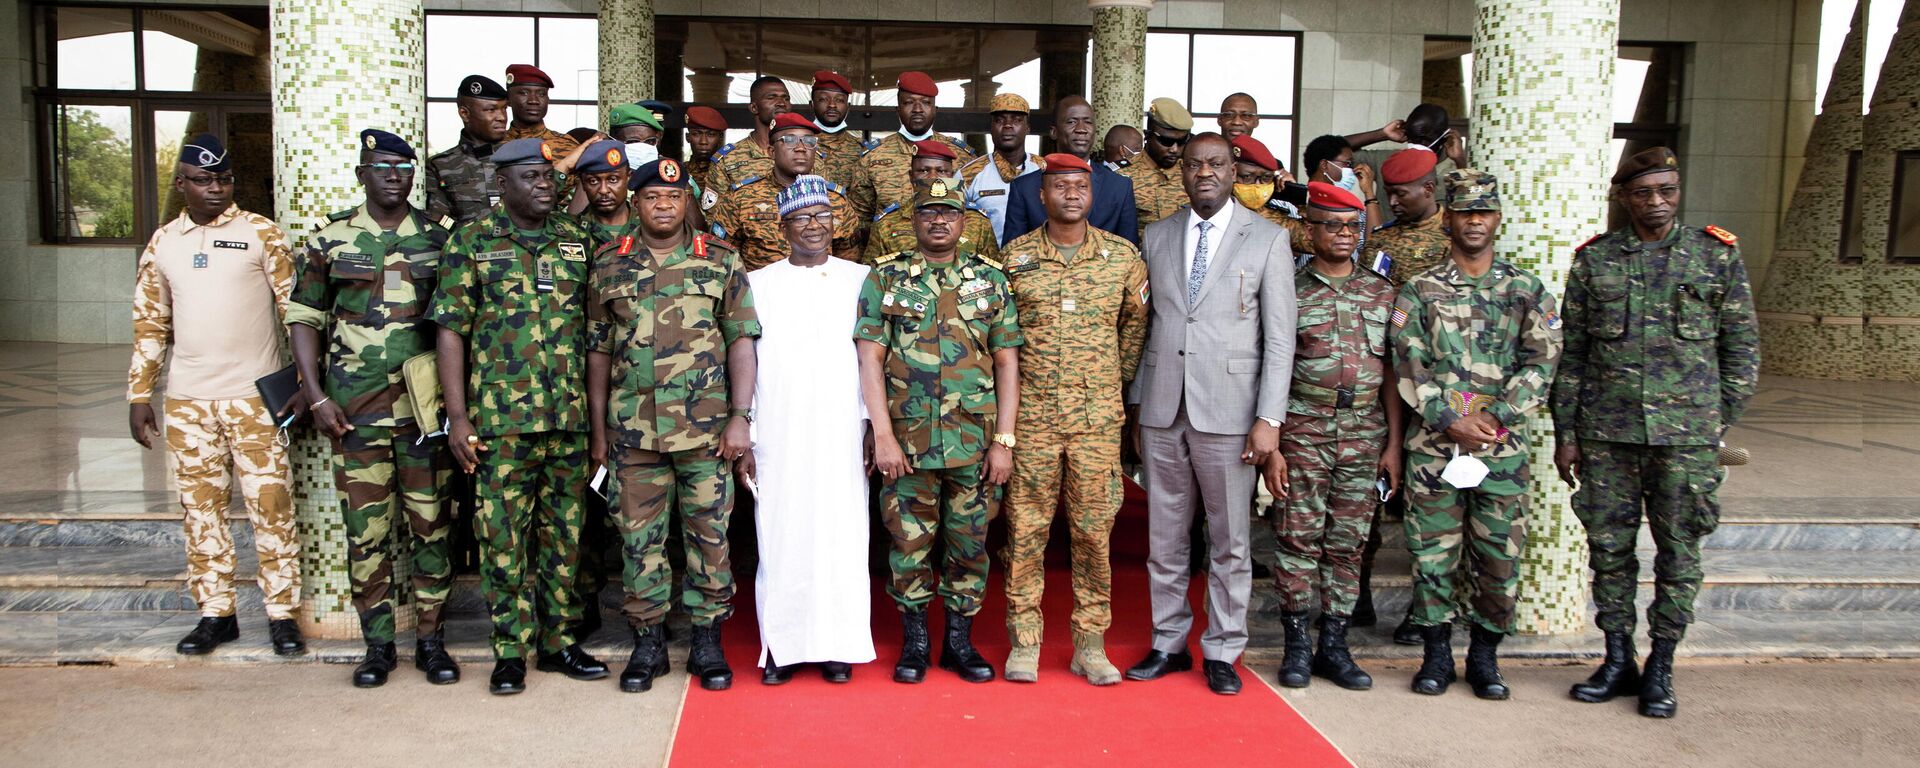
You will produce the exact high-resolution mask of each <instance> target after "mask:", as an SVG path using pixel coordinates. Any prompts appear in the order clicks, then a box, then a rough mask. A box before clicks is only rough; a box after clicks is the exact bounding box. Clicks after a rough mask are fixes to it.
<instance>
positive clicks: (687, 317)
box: [669, 277, 726, 331]
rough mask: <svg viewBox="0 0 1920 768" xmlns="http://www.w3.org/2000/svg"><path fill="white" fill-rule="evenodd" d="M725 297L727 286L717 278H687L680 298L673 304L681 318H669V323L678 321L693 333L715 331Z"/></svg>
mask: <svg viewBox="0 0 1920 768" xmlns="http://www.w3.org/2000/svg"><path fill="white" fill-rule="evenodd" d="M725 296H726V285H725V284H724V283H722V282H721V281H720V280H719V279H717V278H709V277H698V278H696V277H689V278H686V280H685V281H684V282H683V283H681V289H680V296H679V297H677V298H675V299H674V302H673V306H674V310H675V312H677V313H678V314H679V317H678V318H669V322H671V321H673V320H676V319H677V320H678V321H679V325H680V327H682V328H685V329H687V330H691V331H710V330H713V328H714V325H715V323H716V322H717V318H718V317H719V316H720V312H721V310H720V302H721V300H722V299H723V298H724V297H725Z"/></svg>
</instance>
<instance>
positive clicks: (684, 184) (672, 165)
mask: <svg viewBox="0 0 1920 768" xmlns="http://www.w3.org/2000/svg"><path fill="white" fill-rule="evenodd" d="M691 183H692V179H691V178H690V177H689V176H688V175H687V169H686V167H685V166H682V165H681V164H680V161H678V160H675V159H673V158H671V157H663V158H660V159H658V160H655V161H653V162H651V163H647V164H646V165H643V166H640V167H639V168H635V169H633V178H631V179H628V180H627V189H636V190H637V189H644V188H646V187H675V188H678V189H692V188H693V187H691V186H690V184H691Z"/></svg>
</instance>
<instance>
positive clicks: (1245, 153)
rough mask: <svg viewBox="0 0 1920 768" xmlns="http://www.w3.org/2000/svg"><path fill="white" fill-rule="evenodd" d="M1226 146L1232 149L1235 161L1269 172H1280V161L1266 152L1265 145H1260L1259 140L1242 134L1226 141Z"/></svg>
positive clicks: (1269, 152)
mask: <svg viewBox="0 0 1920 768" xmlns="http://www.w3.org/2000/svg"><path fill="white" fill-rule="evenodd" d="M1227 144H1228V145H1230V146H1232V147H1233V159H1235V160H1238V161H1240V162H1243V163H1253V164H1254V165H1257V166H1260V167H1261V168H1264V169H1266V170H1269V171H1278V170H1280V161H1279V160H1278V159H1277V158H1275V157H1274V156H1273V153H1272V152H1271V151H1268V150H1267V145H1265V144H1262V143H1260V140H1259V139H1256V138H1254V137H1252V136H1249V135H1247V134H1244V133H1243V134H1240V135H1239V136H1235V137H1233V138H1231V139H1228V140H1227Z"/></svg>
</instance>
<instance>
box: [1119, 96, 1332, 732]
mask: <svg viewBox="0 0 1920 768" xmlns="http://www.w3.org/2000/svg"><path fill="white" fill-rule="evenodd" d="M1233 163H1234V158H1233V153H1232V151H1231V149H1230V148H1229V145H1228V143H1227V140H1226V139H1224V138H1222V137H1221V136H1220V135H1219V134H1215V133H1203V134H1200V135H1198V136H1195V137H1193V139H1192V140H1190V141H1189V142H1188V143H1187V149H1186V153H1185V157H1184V158H1183V159H1182V160H1181V176H1182V182H1183V184H1184V185H1185V187H1186V192H1187V199H1188V201H1189V205H1188V206H1187V207H1186V208H1184V209H1182V210H1180V211H1178V212H1176V213H1174V214H1173V215H1171V216H1168V217H1167V218H1165V219H1161V220H1160V221H1157V222H1154V223H1152V224H1149V225H1148V226H1147V229H1146V235H1145V237H1144V238H1143V241H1142V243H1143V245H1144V246H1145V247H1144V248H1143V249H1142V256H1143V257H1144V258H1145V259H1146V261H1147V274H1148V282H1149V284H1150V285H1152V286H1153V287H1154V290H1153V292H1152V293H1153V296H1152V330H1150V331H1149V332H1148V336H1147V352H1146V356H1145V357H1144V358H1143V359H1142V360H1141V361H1140V373H1139V375H1138V379H1137V381H1136V382H1135V386H1136V387H1137V388H1138V389H1137V395H1138V399H1139V403H1140V436H1139V439H1138V441H1137V442H1138V445H1139V446H1140V455H1141V460H1142V462H1143V463H1144V464H1145V465H1146V471H1147V508H1148V516H1147V527H1148V555H1147V576H1148V578H1149V579H1150V580H1151V583H1152V595H1153V650H1152V651H1151V652H1150V653H1148V654H1147V657H1146V658H1145V659H1143V660H1141V662H1140V663H1139V664H1135V665H1134V666H1133V668H1132V669H1129V670H1127V677H1128V678H1131V679H1134V680H1152V679H1155V678H1157V677H1160V676H1162V675H1165V674H1167V673H1168V672H1174V671H1183V670H1188V669H1192V668H1193V656H1192V655H1190V654H1189V653H1188V651H1187V633H1188V631H1189V630H1190V629H1192V627H1193V610H1192V608H1191V607H1190V606H1189V605H1188V603H1187V579H1188V574H1189V571H1188V558H1189V556H1190V552H1189V550H1190V549H1191V545H1190V543H1189V539H1188V531H1189V529H1190V528H1191V527H1192V524H1193V515H1194V512H1195V511H1196V509H1204V510H1205V512H1206V516H1207V517H1206V521H1207V547H1208V550H1209V552H1210V553H1211V562H1210V563H1209V564H1208V571H1207V615H1208V619H1207V630H1206V633H1205V634H1203V635H1201V637H1200V652H1201V655H1202V657H1203V658H1204V659H1205V660H1206V663H1205V665H1204V669H1205V672H1206V676H1207V687H1208V688H1211V689H1212V690H1213V692H1214V693H1220V694H1235V693H1239V692H1240V676H1239V674H1238V673H1236V672H1234V669H1233V665H1234V663H1235V662H1236V661H1238V660H1239V658H1240V653H1241V651H1244V650H1246V647H1247V602H1248V600H1249V598H1250V597H1251V596H1252V593H1253V560H1252V559H1251V558H1250V557H1249V556H1248V553H1247V545H1248V538H1249V532H1248V522H1247V515H1248V512H1249V507H1250V506H1251V504H1250V502H1251V500H1252V498H1253V483H1254V475H1255V473H1256V470H1257V468H1258V467H1259V466H1261V465H1262V464H1264V463H1265V462H1266V460H1267V457H1268V455H1270V454H1272V453H1273V452H1274V451H1275V449H1276V448H1277V447H1278V446H1279V441H1280V423H1281V420H1283V419H1285V418H1286V415H1287V385H1288V382H1289V380H1290V379H1291V378H1292V375H1293V339H1294V333H1295V328H1294V312H1295V307H1294V289H1293V251H1292V249H1291V248H1290V247H1289V246H1288V245H1287V232H1286V230H1285V229H1282V228H1280V227H1279V226H1277V225H1275V224H1272V223H1270V222H1268V221H1266V220H1265V219H1263V218H1261V217H1259V216H1257V215H1255V214H1254V213H1253V212H1252V211H1248V210H1246V209H1245V208H1244V207H1242V206H1239V205H1236V204H1234V201H1233V195H1232V192H1233V179H1234V168H1233Z"/></svg>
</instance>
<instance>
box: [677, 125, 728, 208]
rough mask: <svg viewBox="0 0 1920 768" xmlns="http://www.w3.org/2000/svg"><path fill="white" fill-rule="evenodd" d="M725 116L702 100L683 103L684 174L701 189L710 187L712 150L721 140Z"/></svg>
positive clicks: (722, 142)
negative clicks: (685, 129)
mask: <svg viewBox="0 0 1920 768" xmlns="http://www.w3.org/2000/svg"><path fill="white" fill-rule="evenodd" d="M726 139H727V119H726V118H724V117H721V116H720V110H717V109H714V108H713V107H709V106H706V105H704V104H694V105H692V106H689V107H687V154H688V156H689V157H688V159H687V162H686V167H687V174H688V175H690V176H692V177H693V182H694V183H695V184H699V185H700V189H701V190H703V191H704V190H708V189H713V184H712V176H713V153H714V152H716V151H718V150H719V149H720V145H722V144H725V143H726Z"/></svg>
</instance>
